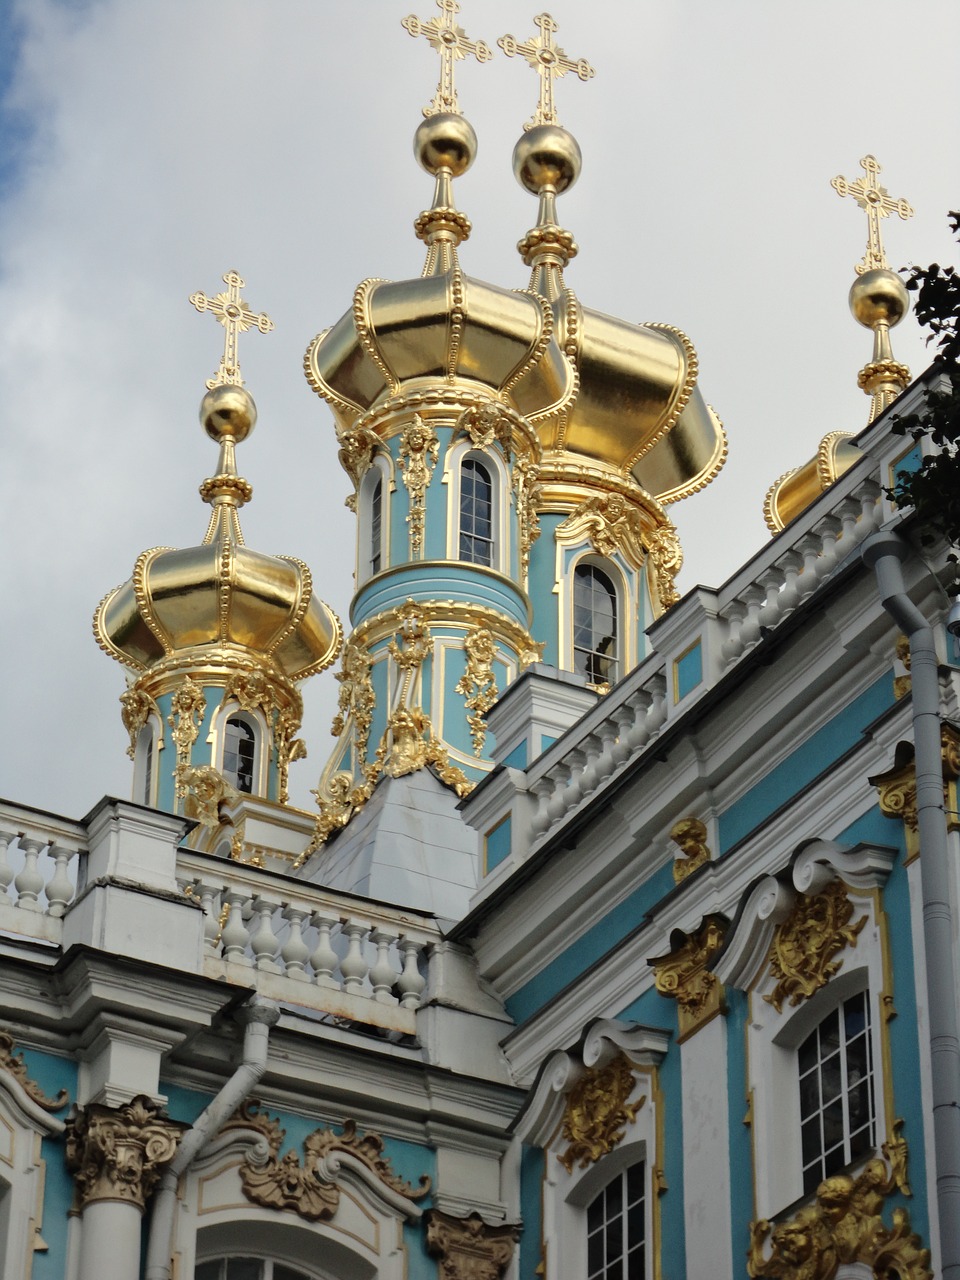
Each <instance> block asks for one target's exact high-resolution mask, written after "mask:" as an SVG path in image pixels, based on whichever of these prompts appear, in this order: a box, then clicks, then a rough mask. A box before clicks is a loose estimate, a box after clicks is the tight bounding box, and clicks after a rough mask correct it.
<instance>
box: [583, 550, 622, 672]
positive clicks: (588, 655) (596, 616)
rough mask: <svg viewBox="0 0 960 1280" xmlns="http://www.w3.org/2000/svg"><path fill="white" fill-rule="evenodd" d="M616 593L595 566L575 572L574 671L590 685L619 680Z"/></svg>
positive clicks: (606, 578)
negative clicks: (585, 678) (584, 677)
mask: <svg viewBox="0 0 960 1280" xmlns="http://www.w3.org/2000/svg"><path fill="white" fill-rule="evenodd" d="M617 662H618V653H617V590H616V587H614V585H613V583H612V582H611V581H610V579H609V578H608V577H607V575H606V574H605V573H604V572H603V570H602V569H598V568H597V566H596V565H595V564H590V563H589V562H588V563H585V564H578V565H577V567H576V569H575V570H574V572H573V669H574V671H576V672H578V673H579V674H580V675H583V676H586V677H587V679H588V680H589V681H590V683H591V684H612V683H613V681H614V680H616V679H617Z"/></svg>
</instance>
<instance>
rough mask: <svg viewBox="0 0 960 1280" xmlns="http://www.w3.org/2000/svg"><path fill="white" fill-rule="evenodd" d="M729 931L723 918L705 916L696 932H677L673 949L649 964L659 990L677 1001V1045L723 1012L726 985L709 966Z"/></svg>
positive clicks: (653, 959)
mask: <svg viewBox="0 0 960 1280" xmlns="http://www.w3.org/2000/svg"><path fill="white" fill-rule="evenodd" d="M726 929H727V920H726V918H725V917H724V916H720V915H709V916H705V917H704V920H703V923H702V924H701V926H700V928H699V929H698V930H697V932H696V933H692V934H688V935H687V934H682V931H681V930H677V931H676V933H677V935H679V936H678V942H677V945H675V946H674V948H673V950H672V951H670V952H669V953H668V954H667V955H665V956H656V957H654V958H652V959H651V960H649V961H648V964H649V965H650V966H651V967H652V969H653V971H654V985H655V986H656V988H657V990H658V991H659V992H660V994H661V995H662V996H668V997H669V998H670V999H671V1000H676V1002H677V1021H678V1024H679V1029H680V1034H679V1036H678V1043H682V1042H683V1041H684V1040H686V1039H688V1038H689V1037H690V1036H692V1035H693V1034H694V1033H695V1032H697V1031H699V1030H700V1028H701V1027H703V1026H705V1025H706V1023H708V1022H709V1021H710V1020H711V1018H713V1017H715V1016H716V1015H717V1014H718V1013H722V1012H724V1008H725V1006H724V999H723V985H722V984H721V982H720V979H719V978H718V977H717V975H716V974H715V973H712V972H711V971H710V970H709V969H708V968H707V966H708V965H709V964H710V962H711V961H712V960H713V958H714V956H716V955H717V953H718V952H719V950H720V948H721V947H722V946H723V939H724V935H725V933H726Z"/></svg>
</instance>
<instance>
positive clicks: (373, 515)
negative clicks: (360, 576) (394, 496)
mask: <svg viewBox="0 0 960 1280" xmlns="http://www.w3.org/2000/svg"><path fill="white" fill-rule="evenodd" d="M382 567H383V476H382V475H381V474H380V473H379V472H378V473H377V478H376V480H375V481H374V483H373V492H372V493H371V494H370V573H371V575H372V574H374V573H379V572H380V570H381V569H382Z"/></svg>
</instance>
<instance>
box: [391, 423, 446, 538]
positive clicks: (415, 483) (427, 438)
mask: <svg viewBox="0 0 960 1280" xmlns="http://www.w3.org/2000/svg"><path fill="white" fill-rule="evenodd" d="M439 452H440V439H439V437H438V436H437V433H436V431H434V429H433V427H432V426H431V425H428V424H427V423H425V422H424V420H423V419H422V418H421V417H420V415H419V414H414V416H413V419H412V421H410V422H408V423H407V424H406V426H405V427H404V428H403V431H402V432H401V435H400V454H399V458H398V466H399V467H400V474H401V476H402V478H403V483H404V486H405V488H406V490H407V493H408V494H409V495H410V509H409V511H408V512H407V517H406V519H407V524H408V526H409V528H410V559H411V560H419V559H420V556H421V553H422V551H423V530H424V518H425V513H426V493H427V487H428V485H429V484H430V481H431V479H432V478H433V472H434V468H435V467H436V464H437V455H438V454H439Z"/></svg>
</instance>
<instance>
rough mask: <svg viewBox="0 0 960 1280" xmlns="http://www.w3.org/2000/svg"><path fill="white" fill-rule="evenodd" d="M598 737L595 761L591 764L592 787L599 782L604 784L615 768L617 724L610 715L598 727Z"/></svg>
mask: <svg viewBox="0 0 960 1280" xmlns="http://www.w3.org/2000/svg"><path fill="white" fill-rule="evenodd" d="M598 735H599V736H598V737H597V738H596V742H597V745H598V747H599V751H598V753H597V758H596V760H595V761H594V762H593V771H594V778H595V784H594V785H596V786H599V784H600V783H601V782H605V781H606V780H607V778H609V777H610V775H611V774H612V773H613V771H614V769H615V768H616V767H617V758H616V754H615V752H616V748H617V737H618V736H619V735H618V729H617V722H616V720H615V719H614V717H613V716H612V715H611V716H607V718H606V720H604V722H603V724H601V725H600V728H599V730H598Z"/></svg>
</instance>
